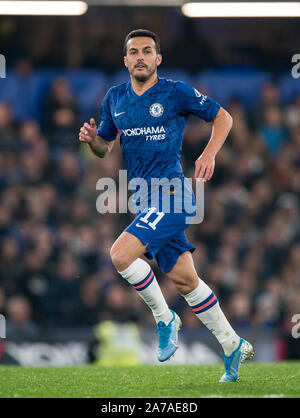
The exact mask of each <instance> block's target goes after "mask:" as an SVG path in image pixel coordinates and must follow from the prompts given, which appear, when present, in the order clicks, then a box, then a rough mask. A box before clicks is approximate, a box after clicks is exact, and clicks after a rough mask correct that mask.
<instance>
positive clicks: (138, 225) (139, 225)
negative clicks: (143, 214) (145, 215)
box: [136, 223, 149, 229]
mask: <svg viewBox="0 0 300 418" xmlns="http://www.w3.org/2000/svg"><path fill="white" fill-rule="evenodd" d="M136 226H137V227H138V228H145V229H149V228H148V227H147V226H144V225H141V224H139V223H137V224H136Z"/></svg>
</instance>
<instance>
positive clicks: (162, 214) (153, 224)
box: [140, 208, 165, 231]
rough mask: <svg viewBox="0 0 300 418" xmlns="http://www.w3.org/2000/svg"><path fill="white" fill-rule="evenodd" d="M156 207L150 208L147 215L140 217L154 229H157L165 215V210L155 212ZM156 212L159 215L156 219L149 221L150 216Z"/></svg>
mask: <svg viewBox="0 0 300 418" xmlns="http://www.w3.org/2000/svg"><path fill="white" fill-rule="evenodd" d="M155 211H156V208H150V209H149V210H148V212H147V214H146V215H145V216H143V217H142V218H140V221H141V222H145V224H147V225H149V226H150V227H151V228H152V229H153V230H154V231H155V230H156V225H157V224H158V222H159V221H160V220H161V219H162V217H163V216H165V214H164V212H155ZM153 213H155V214H156V215H157V217H156V219H154V221H152V222H149V218H150V216H151V215H152V214H153Z"/></svg>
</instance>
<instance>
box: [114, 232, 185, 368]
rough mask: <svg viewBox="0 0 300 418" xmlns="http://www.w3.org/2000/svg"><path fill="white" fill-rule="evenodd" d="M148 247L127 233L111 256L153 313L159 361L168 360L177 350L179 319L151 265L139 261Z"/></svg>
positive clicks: (119, 270) (116, 244) (122, 274)
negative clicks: (163, 292) (157, 338)
mask: <svg viewBox="0 0 300 418" xmlns="http://www.w3.org/2000/svg"><path fill="white" fill-rule="evenodd" d="M146 249H147V245H143V244H142V242H141V241H140V240H139V239H138V238H136V237H135V236H134V235H132V234H130V233H129V232H126V231H124V232H123V233H122V234H121V235H120V236H119V238H118V239H117V240H116V241H115V243H114V244H113V246H112V248H111V251H110V255H111V259H112V262H113V264H114V265H115V267H116V269H117V271H118V272H119V273H120V275H121V276H122V277H123V278H124V279H125V280H127V281H128V282H129V283H130V284H131V285H132V286H133V287H134V288H135V290H136V291H137V292H138V294H139V295H140V296H141V298H142V299H143V300H144V301H145V302H146V304H147V305H148V306H149V308H150V309H151V310H152V313H153V316H154V319H155V321H156V323H157V331H158V336H159V347H158V360H159V361H165V360H168V359H169V358H170V357H171V356H172V355H173V354H174V353H175V351H176V350H177V348H178V338H177V332H178V330H179V328H180V326H181V321H180V319H179V317H178V316H177V315H176V314H175V312H173V311H172V310H170V309H169V307H168V305H167V302H166V301H165V298H164V296H163V294H162V292H161V289H160V287H159V285H158V283H157V280H156V278H155V276H154V272H153V270H152V269H151V267H150V265H149V264H148V263H147V262H146V261H144V260H142V259H141V258H139V257H140V256H141V255H142V254H144V253H145V251H146Z"/></svg>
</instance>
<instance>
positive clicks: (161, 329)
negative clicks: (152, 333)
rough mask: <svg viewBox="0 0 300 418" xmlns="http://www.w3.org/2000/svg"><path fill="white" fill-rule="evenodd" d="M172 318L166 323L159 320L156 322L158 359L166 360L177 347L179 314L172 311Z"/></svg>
mask: <svg viewBox="0 0 300 418" xmlns="http://www.w3.org/2000/svg"><path fill="white" fill-rule="evenodd" d="M171 312H172V315H173V319H172V320H171V321H170V322H169V325H166V324H165V323H164V322H162V321H160V322H159V323H158V324H157V332H158V355H157V358H158V361H166V360H168V359H169V358H170V357H171V356H172V355H173V354H174V353H175V351H176V350H177V348H178V331H179V330H180V328H181V320H180V318H179V316H178V315H177V314H176V313H175V312H174V311H172V310H171Z"/></svg>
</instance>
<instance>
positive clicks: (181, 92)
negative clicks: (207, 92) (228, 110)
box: [176, 81, 221, 122]
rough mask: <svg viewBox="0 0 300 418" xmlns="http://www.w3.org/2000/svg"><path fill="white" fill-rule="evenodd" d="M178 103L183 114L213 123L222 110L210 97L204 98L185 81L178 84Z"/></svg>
mask: <svg viewBox="0 0 300 418" xmlns="http://www.w3.org/2000/svg"><path fill="white" fill-rule="evenodd" d="M176 88H177V94H178V101H179V106H180V109H181V111H182V112H183V113H186V114H192V115H195V116H199V117H200V118H201V119H204V120H205V121H206V122H211V121H212V120H213V119H214V118H215V117H216V116H217V113H218V112H219V110H220V107H221V106H220V104H219V103H218V102H216V101H215V100H213V99H211V98H210V97H208V96H204V95H203V94H201V93H200V92H199V91H198V90H197V89H195V88H194V87H192V86H191V85H190V84H188V83H185V82H183V81H178V82H177V83H176Z"/></svg>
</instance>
